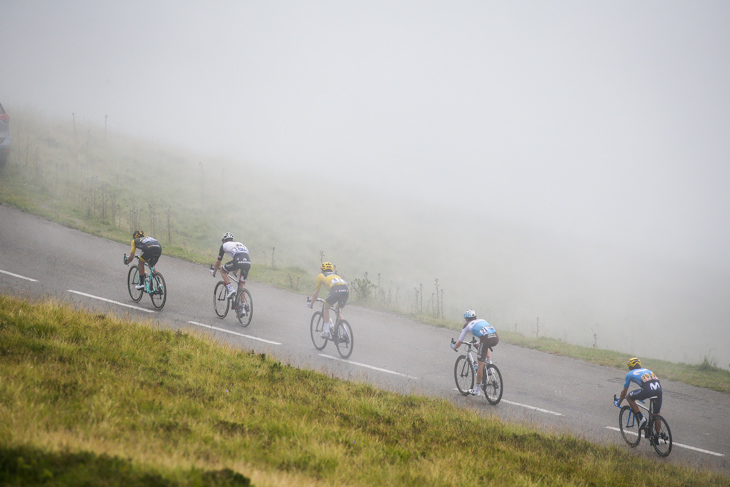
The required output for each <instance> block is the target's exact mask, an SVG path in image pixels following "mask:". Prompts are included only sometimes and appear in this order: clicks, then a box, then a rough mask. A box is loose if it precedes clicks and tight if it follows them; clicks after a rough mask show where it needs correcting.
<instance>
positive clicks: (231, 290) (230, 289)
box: [226, 284, 235, 292]
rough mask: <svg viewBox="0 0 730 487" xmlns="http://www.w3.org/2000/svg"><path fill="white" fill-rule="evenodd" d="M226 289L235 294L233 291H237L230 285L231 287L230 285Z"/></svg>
mask: <svg viewBox="0 0 730 487" xmlns="http://www.w3.org/2000/svg"><path fill="white" fill-rule="evenodd" d="M226 287H227V288H228V291H230V292H233V291H235V289H233V284H229V285H228V286H226Z"/></svg>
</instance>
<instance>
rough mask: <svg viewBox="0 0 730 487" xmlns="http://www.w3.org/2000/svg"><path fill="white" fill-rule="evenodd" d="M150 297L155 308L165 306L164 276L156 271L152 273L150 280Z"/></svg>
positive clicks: (165, 289)
mask: <svg viewBox="0 0 730 487" xmlns="http://www.w3.org/2000/svg"><path fill="white" fill-rule="evenodd" d="M150 299H152V306H154V307H155V308H157V309H162V308H163V307H164V306H165V301H167V286H166V285H165V278H164V277H162V274H160V273H159V272H157V271H155V272H153V273H152V279H151V280H150Z"/></svg>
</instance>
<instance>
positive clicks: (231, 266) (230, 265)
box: [223, 252, 251, 282]
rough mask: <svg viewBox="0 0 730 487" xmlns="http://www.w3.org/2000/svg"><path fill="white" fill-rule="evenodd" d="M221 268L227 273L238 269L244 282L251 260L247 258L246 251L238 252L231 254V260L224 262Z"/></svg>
mask: <svg viewBox="0 0 730 487" xmlns="http://www.w3.org/2000/svg"><path fill="white" fill-rule="evenodd" d="M223 268H224V269H225V270H226V272H228V273H231V272H234V271H236V270H238V271H240V276H241V279H243V282H246V279H248V271H249V270H250V269H251V261H250V260H249V257H248V253H246V252H239V253H238V254H236V255H234V256H233V260H231V261H230V262H226V264H225V265H224V266H223Z"/></svg>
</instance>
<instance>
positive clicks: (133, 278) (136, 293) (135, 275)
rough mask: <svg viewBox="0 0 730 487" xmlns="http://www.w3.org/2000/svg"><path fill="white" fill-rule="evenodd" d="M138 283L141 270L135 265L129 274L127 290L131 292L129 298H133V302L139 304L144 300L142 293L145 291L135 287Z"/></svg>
mask: <svg viewBox="0 0 730 487" xmlns="http://www.w3.org/2000/svg"><path fill="white" fill-rule="evenodd" d="M138 283H139V270H138V269H137V266H136V265H135V266H132V267H130V268H129V272H128V273H127V290H128V291H129V297H130V298H132V301H134V302H135V303H139V300H140V299H142V293H143V292H144V289H137V288H136V287H135V286H136V285H137V284H138Z"/></svg>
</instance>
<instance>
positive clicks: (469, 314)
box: [464, 309, 477, 320]
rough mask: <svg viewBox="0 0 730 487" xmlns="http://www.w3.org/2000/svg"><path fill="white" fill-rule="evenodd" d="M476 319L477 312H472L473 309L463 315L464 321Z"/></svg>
mask: <svg viewBox="0 0 730 487" xmlns="http://www.w3.org/2000/svg"><path fill="white" fill-rule="evenodd" d="M476 317H477V312H476V311H474V310H473V309H470V310H469V311H467V312H465V313H464V319H465V320H473V319H474V318H476Z"/></svg>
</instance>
